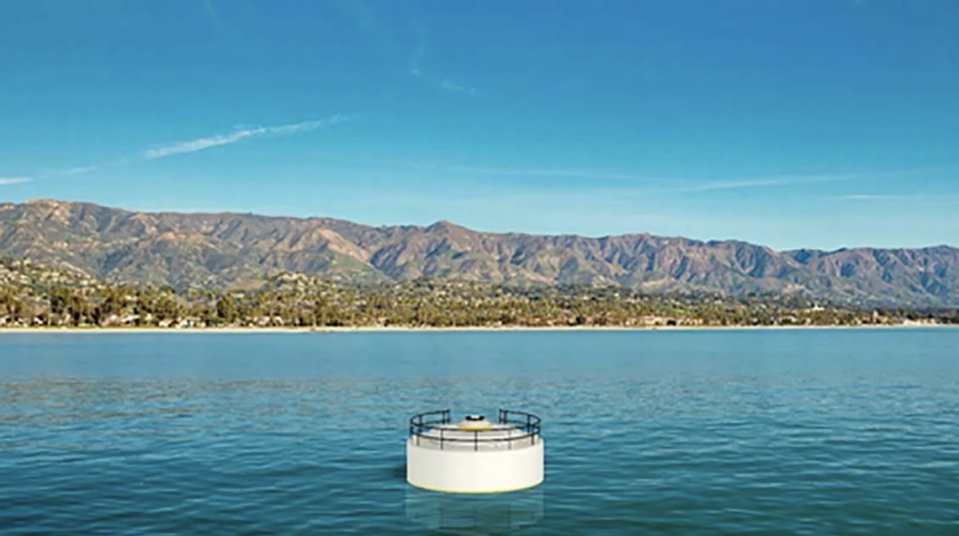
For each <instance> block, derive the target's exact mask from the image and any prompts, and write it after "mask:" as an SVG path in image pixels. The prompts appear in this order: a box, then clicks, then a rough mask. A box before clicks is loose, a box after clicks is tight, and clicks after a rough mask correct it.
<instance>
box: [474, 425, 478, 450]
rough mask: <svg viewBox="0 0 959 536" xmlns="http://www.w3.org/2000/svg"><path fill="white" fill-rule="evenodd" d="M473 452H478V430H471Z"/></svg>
mask: <svg viewBox="0 0 959 536" xmlns="http://www.w3.org/2000/svg"><path fill="white" fill-rule="evenodd" d="M473 450H479V430H473Z"/></svg>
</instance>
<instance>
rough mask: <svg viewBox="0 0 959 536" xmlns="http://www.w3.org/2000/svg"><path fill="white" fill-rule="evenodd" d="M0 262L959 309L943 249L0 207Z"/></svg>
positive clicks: (187, 279)
mask: <svg viewBox="0 0 959 536" xmlns="http://www.w3.org/2000/svg"><path fill="white" fill-rule="evenodd" d="M0 257H7V258H16V259H29V260H31V261H35V262H39V263H42V264H46V265H49V266H52V267H56V268H59V269H64V270H70V271H73V272H76V273H78V274H83V275H87V276H91V277H97V278H100V279H104V280H107V281H114V282H137V283H152V284H157V285H171V286H174V287H176V288H180V289H185V288H190V287H207V288H224V287H230V286H235V285H241V284H243V283H245V282H250V281H255V280H260V279H262V278H263V277H265V276H270V275H274V274H277V273H282V272H298V273H305V274H310V275H317V276H321V277H324V278H328V279H331V280H335V281H340V282H355V283H378V282H390V281H401V280H408V279H415V278H421V277H430V278H454V279H465V280H475V281H489V282H495V283H505V284H519V285H528V284H548V285H574V284H575V285H623V286H629V287H634V288H639V289H642V290H644V291H648V292H664V291H673V290H708V291H720V292H724V293H727V294H732V295H743V294H748V293H781V294H791V293H801V294H805V295H807V296H810V297H815V298H821V299H827V300H833V301H843V302H851V303H860V304H877V305H878V304H884V305H892V304H900V305H910V306H930V307H955V306H959V249H957V248H954V247H949V246H937V247H929V248H921V249H876V248H855V249H841V250H837V251H819V250H813V249H801V250H793V251H775V250H773V249H771V248H768V247H765V246H761V245H755V244H750V243H746V242H742V241H736V240H714V241H700V240H692V239H688V238H680V237H661V236H652V235H649V234H631V235H622V236H607V237H601V238H591V237H583V236H575V235H555V236H541V235H530V234H522V233H486V232H478V231H473V230H470V229H467V228H464V227H460V226H458V225H455V224H453V223H450V222H447V221H441V222H438V223H434V224H433V225H430V226H427V227H422V226H414V225H397V226H382V227H373V226H367V225H361V224H357V223H352V222H349V221H344V220H338V219H331V218H290V217H268V216H258V215H253V214H235V213H218V214H199V213H198V214H183V213H172V212H163V213H146V212H133V211H127V210H121V209H116V208H108V207H103V206H99V205H95V204H90V203H74V202H63V201H56V200H49V199H43V200H35V201H29V202H26V203H20V204H13V203H0Z"/></svg>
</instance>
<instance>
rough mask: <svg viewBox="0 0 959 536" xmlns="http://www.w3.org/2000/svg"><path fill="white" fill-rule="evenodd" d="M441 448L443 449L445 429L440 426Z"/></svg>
mask: <svg viewBox="0 0 959 536" xmlns="http://www.w3.org/2000/svg"><path fill="white" fill-rule="evenodd" d="M440 450H443V429H442V428H440Z"/></svg>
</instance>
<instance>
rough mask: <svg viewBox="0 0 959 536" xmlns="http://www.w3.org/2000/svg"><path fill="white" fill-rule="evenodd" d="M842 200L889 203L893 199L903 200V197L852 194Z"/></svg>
mask: <svg viewBox="0 0 959 536" xmlns="http://www.w3.org/2000/svg"><path fill="white" fill-rule="evenodd" d="M842 198H843V199H846V200H849V201H888V200H891V199H902V198H903V196H901V195H891V194H850V195H844V196H842Z"/></svg>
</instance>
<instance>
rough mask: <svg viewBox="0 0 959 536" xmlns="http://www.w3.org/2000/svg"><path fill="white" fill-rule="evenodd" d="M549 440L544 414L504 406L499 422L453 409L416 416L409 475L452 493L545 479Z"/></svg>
mask: <svg viewBox="0 0 959 536" xmlns="http://www.w3.org/2000/svg"><path fill="white" fill-rule="evenodd" d="M544 446H545V444H544V442H543V438H542V435H541V427H540V418H539V417H537V416H536V415H533V414H532V413H526V412H523V411H512V410H502V409H501V410H499V414H498V418H497V422H496V423H492V422H489V421H488V420H486V418H485V417H484V416H483V415H467V416H466V417H465V418H464V419H463V420H462V421H460V422H459V423H455V424H454V423H453V422H452V418H451V416H450V410H448V409H446V410H441V411H431V412H426V413H420V414H418V415H415V416H414V417H413V418H412V419H410V435H409V438H408V439H407V443H406V479H407V481H408V482H409V483H410V484H412V485H413V486H416V487H419V488H424V489H427V490H432V491H439V492H446V493H503V492H507V491H518V490H521V489H526V488H532V487H535V486H537V485H539V484H540V483H541V482H542V481H543V452H544Z"/></svg>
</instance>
